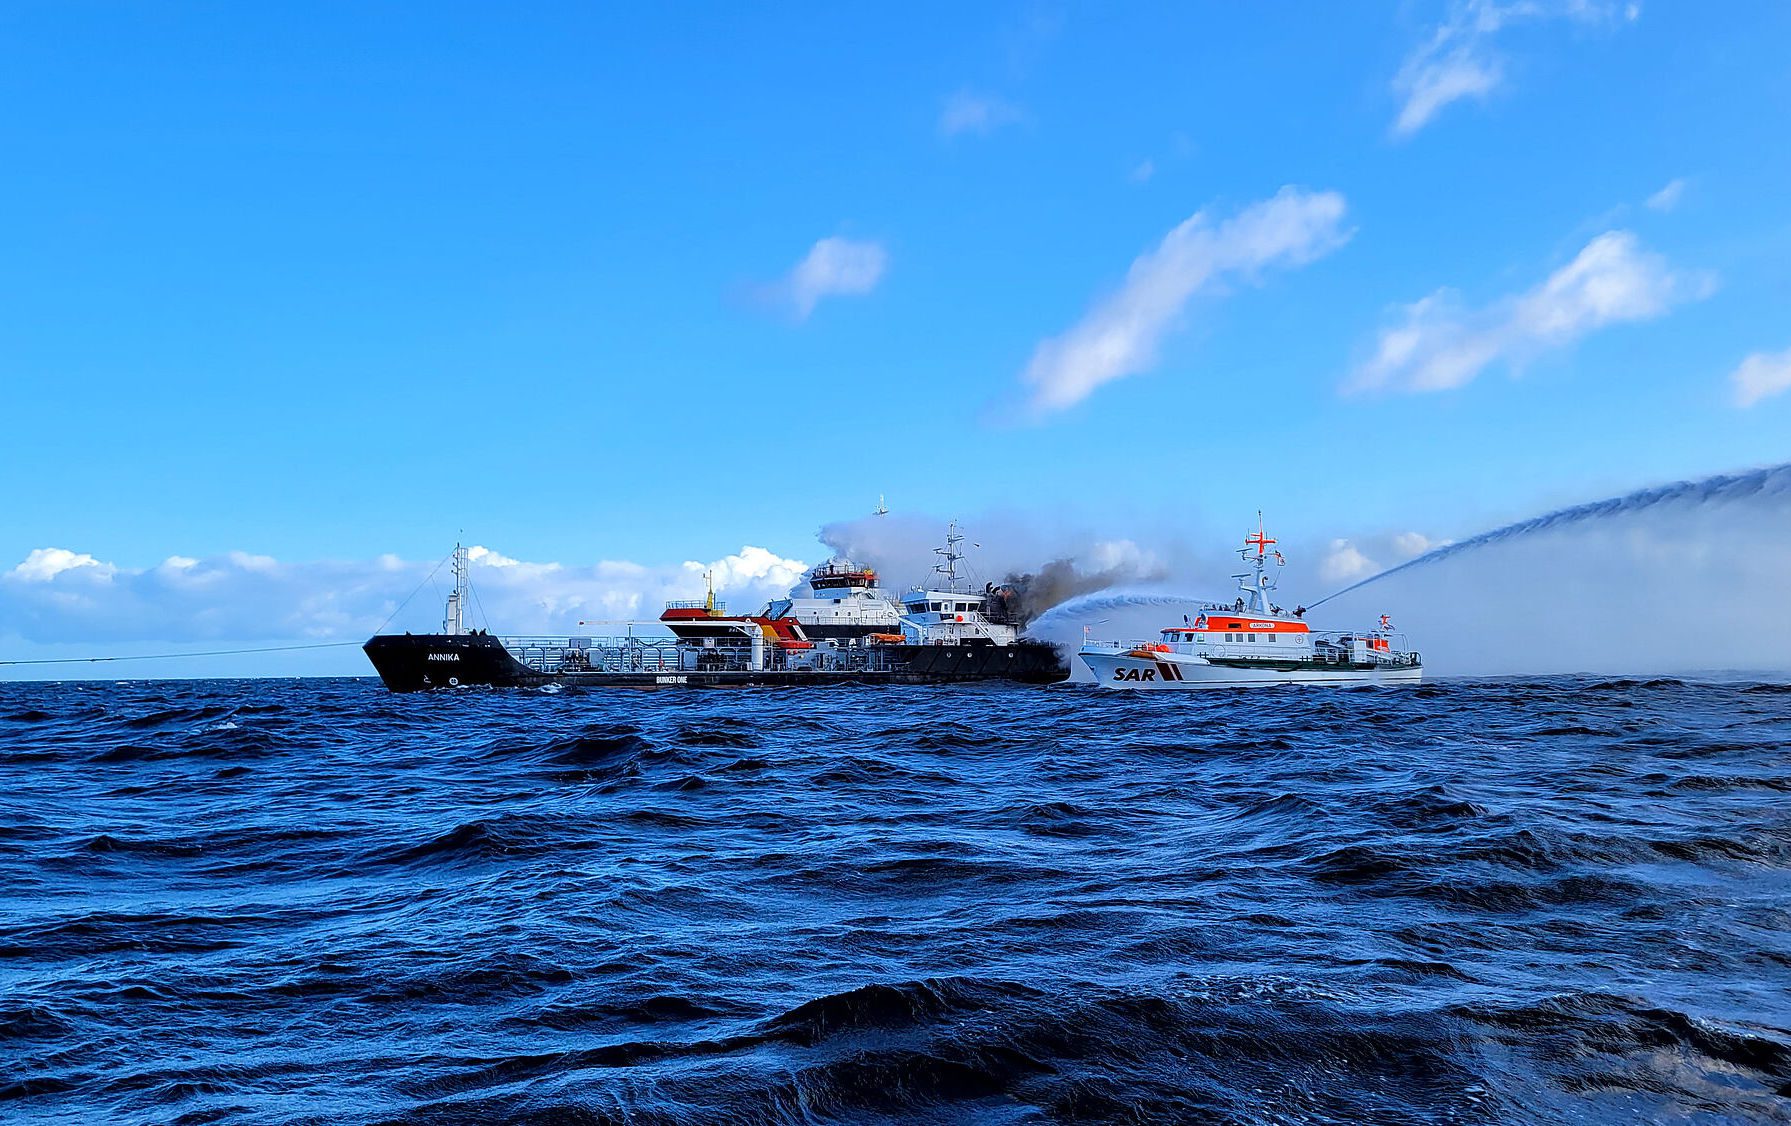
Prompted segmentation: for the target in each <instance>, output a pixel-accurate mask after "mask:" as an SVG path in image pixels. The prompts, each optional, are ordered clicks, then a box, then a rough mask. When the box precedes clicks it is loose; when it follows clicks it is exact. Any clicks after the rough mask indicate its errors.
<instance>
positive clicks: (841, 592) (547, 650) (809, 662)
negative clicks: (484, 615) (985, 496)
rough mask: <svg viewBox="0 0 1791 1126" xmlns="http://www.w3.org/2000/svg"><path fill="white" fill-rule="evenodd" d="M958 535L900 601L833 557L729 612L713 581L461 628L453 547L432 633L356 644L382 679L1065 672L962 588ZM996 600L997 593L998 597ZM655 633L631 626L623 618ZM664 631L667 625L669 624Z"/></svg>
mask: <svg viewBox="0 0 1791 1126" xmlns="http://www.w3.org/2000/svg"><path fill="white" fill-rule="evenodd" d="M963 539H964V537H963V536H962V535H959V534H958V530H957V526H956V525H955V524H954V525H952V526H951V528H950V529H949V531H948V534H947V537H946V546H945V547H944V548H940V549H937V551H938V553H939V554H940V555H941V556H942V557H943V562H942V563H941V564H940V565H939V566H937V567H935V568H934V570H935V571H936V572H938V573H939V574H941V575H943V576H944V581H943V582H941V583H940V584H938V589H932V588H927V589H917V590H916V591H914V592H913V593H911V594H908V595H905V596H904V597H903V598H902V600H901V601H900V602H899V603H898V602H896V601H894V600H892V599H890V598H889V597H888V595H886V594H884V593H883V592H882V589H881V588H880V587H879V586H878V585H877V575H876V572H875V571H872V570H871V569H869V568H866V567H859V566H857V565H855V564H852V563H850V562H848V561H845V560H834V561H831V562H829V563H826V564H823V565H822V566H821V567H818V568H816V569H815V571H813V572H811V573H810V574H809V576H808V585H809V589H810V591H811V592H812V595H813V596H812V597H804V598H797V597H795V596H792V597H790V598H787V599H780V600H778V601H776V602H773V603H772V604H771V605H769V606H767V607H766V608H765V610H764V611H763V612H762V613H759V614H752V615H731V614H729V613H728V612H727V606H726V605H725V604H724V603H722V602H719V601H717V600H716V597H715V589H714V586H713V584H712V583H711V585H710V586H709V589H708V593H707V595H706V596H705V597H704V598H702V599H700V600H696V601H687V602H671V603H668V604H667V605H666V608H665V612H664V613H662V614H661V615H660V617H659V620H658V621H657V622H651V623H633V624H630V628H629V633H628V634H627V636H624V637H501V636H496V635H493V634H491V633H489V632H487V631H484V630H474V631H470V632H469V631H468V630H467V629H466V627H465V608H466V605H467V599H468V597H469V596H470V587H469V585H468V574H467V572H468V566H467V556H466V551H465V549H463V548H462V547H460V546H459V545H456V546H455V548H454V589H453V592H452V593H450V594H449V595H448V602H447V612H446V614H445V616H444V619H443V622H442V629H441V632H440V633H435V634H381V635H379V636H376V637H373V638H370V639H369V640H368V641H367V643H366V645H365V646H363V650H364V651H365V652H366V654H367V658H368V660H370V661H372V662H373V667H374V668H375V669H376V670H377V671H378V672H379V676H380V679H381V680H382V681H384V683H385V685H386V687H387V688H389V689H391V690H392V691H394V692H414V691H419V690H422V689H431V688H464V687H468V686H472V685H489V686H494V687H540V686H545V685H550V684H558V685H585V686H618V687H657V686H674V685H688V686H723V685H781V684H808V685H814V684H846V683H860V684H951V683H958V682H963V681H973V680H1010V681H1018V682H1021V683H1026V684H1050V683H1055V682H1057V681H1061V680H1066V679H1068V678H1069V675H1070V670H1069V667H1068V665H1067V664H1066V663H1065V661H1064V659H1063V656H1062V654H1061V653H1060V652H1059V651H1058V649H1057V647H1056V646H1055V645H1052V644H1050V643H1048V642H1042V641H1032V640H1027V639H1022V638H1021V637H1020V636H1019V630H1018V628H1017V626H1016V624H1015V623H1014V622H1013V621H1012V620H1011V619H1010V618H1009V617H1008V612H1007V608H1006V603H1005V601H1003V600H1001V599H998V598H997V597H996V592H994V591H993V590H987V591H985V592H984V593H981V594H978V593H970V592H966V591H964V590H962V589H960V586H959V583H958V574H957V563H958V561H959V560H961V559H963V558H964V556H963V554H962V553H961V552H959V551H958V545H959V544H960V543H962V542H963ZM997 603H999V604H997ZM636 624H638V625H642V626H647V627H650V628H654V629H663V630H665V631H666V634H659V633H650V634H644V635H643V634H637V633H635V632H634V628H633V627H634V625H636ZM667 634H669V636H667Z"/></svg>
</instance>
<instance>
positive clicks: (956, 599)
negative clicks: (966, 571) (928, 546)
mask: <svg viewBox="0 0 1791 1126" xmlns="http://www.w3.org/2000/svg"><path fill="white" fill-rule="evenodd" d="M963 542H964V537H963V536H962V535H961V534H959V532H958V526H957V524H955V523H954V524H951V525H950V526H948V527H947V528H946V532H945V546H944V547H936V548H934V549H933V554H935V555H937V556H939V562H938V564H936V565H935V566H934V567H933V573H934V574H936V575H938V576H939V581H938V582H936V583H934V584H932V585H930V586H923V587H916V588H914V589H913V590H911V591H909V592H908V593H907V594H904V595H903V596H902V641H903V642H904V643H906V644H909V645H1012V644H1013V643H1014V642H1015V641H1016V640H1017V639H1018V638H1019V635H1020V631H1019V630H1018V629H1016V628H1015V627H1014V626H1013V625H1012V624H1011V623H1009V622H1007V621H1006V620H1004V619H1003V618H1002V617H1001V616H1000V615H996V614H992V608H991V606H990V605H989V600H990V594H989V591H988V590H987V589H984V590H983V591H982V592H980V593H978V592H974V591H968V590H965V589H963V585H962V584H961V583H960V582H959V579H958V563H959V562H960V561H961V560H962V559H963V558H964V553H963V552H962V551H960V550H958V548H959V545H961V544H962V543H963Z"/></svg>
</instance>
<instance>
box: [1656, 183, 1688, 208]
mask: <svg viewBox="0 0 1791 1126" xmlns="http://www.w3.org/2000/svg"><path fill="white" fill-rule="evenodd" d="M1684 194H1685V179H1684V178H1683V177H1681V178H1680V179H1677V180H1674V181H1672V182H1670V183H1668V184H1667V185H1666V187H1664V188H1662V189H1660V191H1658V192H1655V193H1654V194H1653V195H1651V196H1649V197H1648V207H1649V209H1650V210H1653V211H1671V210H1673V208H1675V207H1677V206H1679V197H1680V196H1682V195H1684Z"/></svg>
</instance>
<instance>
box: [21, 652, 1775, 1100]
mask: <svg viewBox="0 0 1791 1126" xmlns="http://www.w3.org/2000/svg"><path fill="white" fill-rule="evenodd" d="M0 696H4V699H0V770H4V777H3V778H0V781H3V782H4V784H5V786H6V794H7V801H6V806H5V809H6V811H7V812H6V814H5V816H4V817H3V818H0V887H5V888H6V889H7V894H6V895H5V896H4V897H0V982H3V983H4V988H0V1058H4V1059H5V1060H6V1061H7V1063H6V1065H5V1067H4V1068H3V1069H0V1120H12V1119H18V1120H21V1121H34V1120H40V1119H42V1120H65V1121H146V1122H147V1121H154V1122H193V1123H198V1122H243V1123H248V1122H257V1123H259V1122H317V1123H322V1122H330V1123H339V1122H349V1123H367V1124H375V1123H381V1124H383V1123H418V1124H421V1123H461V1122H497V1123H524V1122H527V1123H534V1122H567V1123H617V1124H622V1123H627V1124H630V1126H638V1124H660V1123H667V1124H669V1123H681V1124H682V1123H698V1124H703V1123H718V1124H719V1123H765V1124H772V1123H777V1124H783V1123H835V1122H838V1123H845V1122H854V1123H856V1122H884V1123H898V1122H899V1123H913V1122H919V1123H964V1122H971V1123H991V1124H1009V1123H1035V1122H1036V1123H1044V1122H1077V1123H1081V1122H1099V1123H1157V1122H1213V1123H1235V1124H1251V1126H1257V1124H1261V1126H1267V1124H1270V1123H1356V1122H1374V1123H1482V1122H1525V1123H1528V1122H1560V1123H1587V1122H1592V1123H1628V1122H1636V1121H1688V1122H1731V1121H1756V1122H1786V1121H1791V1112H1787V1110H1786V1107H1787V1106H1788V1105H1791V1102H1788V1100H1791V807H1788V806H1787V804H1786V794H1787V793H1791V692H1788V691H1787V689H1786V686H1784V685H1779V684H1757V683H1747V682H1737V683H1727V684H1715V683H1694V682H1685V681H1679V680H1662V679H1655V680H1632V679H1604V680H1597V679H1589V678H1582V679H1569V678H1560V679H1535V678H1532V679H1526V680H1487V681H1459V682H1442V683H1435V684H1429V685H1426V686H1424V687H1423V688H1421V689H1417V690H1409V691H1383V690H1339V691H1300V690H1285V691H1284V690H1266V691H1262V692H1257V693H1250V694H1243V695H1235V696H1233V695H1223V694H1220V695H1191V696H1188V697H1184V698H1175V697H1169V696H1154V697H1137V696H1126V695H1120V694H1105V693H1101V692H1099V691H1097V690H1084V689H1077V688H1073V687H1058V688H1055V689H1022V688H1009V687H981V686H979V687H971V688H960V689H915V690H911V691H906V690H889V689H875V688H848V687H841V688H838V689H832V690H825V691H821V690H817V691H812V692H797V691H777V690H765V691H738V692H702V691H675V692H672V691H668V692H657V693H655V692H611V693H602V692H587V693H581V692H576V691H568V692H562V693H529V692H516V693H505V692H478V693H452V694H442V695H434V696H414V697H392V696H388V695H386V694H384V693H383V692H382V691H381V690H380V689H379V688H378V687H377V685H375V684H372V683H368V682H357V681H322V682H301V683H290V682H289V683H262V682H239V683H229V682H212V683H204V684H171V683H165V684H119V685H68V686H54V685H7V686H0Z"/></svg>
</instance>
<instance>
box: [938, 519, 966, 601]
mask: <svg viewBox="0 0 1791 1126" xmlns="http://www.w3.org/2000/svg"><path fill="white" fill-rule="evenodd" d="M963 542H964V536H963V534H962V533H960V532H959V531H958V522H957V521H956V520H953V521H952V522H951V523H950V524H947V525H946V526H945V546H944V547H936V548H934V549H933V554H934V555H937V556H939V562H938V563H936V564H934V565H933V570H935V571H937V572H938V573H939V574H941V575H944V576H945V589H947V590H956V589H957V588H958V587H957V583H958V561H959V560H960V559H962V558H964V553H963V552H961V551H959V550H958V545H959V544H961V543H963Z"/></svg>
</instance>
